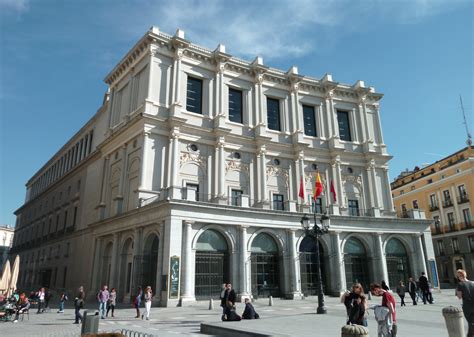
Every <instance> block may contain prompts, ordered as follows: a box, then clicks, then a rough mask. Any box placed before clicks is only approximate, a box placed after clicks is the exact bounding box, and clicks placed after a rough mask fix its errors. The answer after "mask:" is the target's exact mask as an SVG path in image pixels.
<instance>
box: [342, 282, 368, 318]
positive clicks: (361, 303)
mask: <svg viewBox="0 0 474 337" xmlns="http://www.w3.org/2000/svg"><path fill="white" fill-rule="evenodd" d="M343 302H344V306H345V307H346V312H347V322H346V324H357V325H363V326H367V308H368V305H367V298H366V296H365V294H364V288H363V287H362V285H361V284H360V283H355V284H354V285H353V286H352V291H351V292H348V293H346V294H345V295H343Z"/></svg>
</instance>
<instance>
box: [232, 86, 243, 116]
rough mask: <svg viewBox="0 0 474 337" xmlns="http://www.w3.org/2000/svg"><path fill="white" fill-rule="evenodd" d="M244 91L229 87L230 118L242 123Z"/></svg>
mask: <svg viewBox="0 0 474 337" xmlns="http://www.w3.org/2000/svg"><path fill="white" fill-rule="evenodd" d="M242 105H243V104H242V91H241V90H237V89H232V88H229V120H230V121H232V122H235V123H242Z"/></svg>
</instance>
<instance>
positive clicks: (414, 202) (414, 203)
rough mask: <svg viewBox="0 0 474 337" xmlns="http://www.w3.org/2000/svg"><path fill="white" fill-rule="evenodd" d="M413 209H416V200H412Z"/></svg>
mask: <svg viewBox="0 0 474 337" xmlns="http://www.w3.org/2000/svg"><path fill="white" fill-rule="evenodd" d="M413 209H418V200H413Z"/></svg>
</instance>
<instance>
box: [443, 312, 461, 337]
mask: <svg viewBox="0 0 474 337" xmlns="http://www.w3.org/2000/svg"><path fill="white" fill-rule="evenodd" d="M443 317H444V321H445V322H446V328H447V329H448V335H449V337H464V336H466V334H465V333H464V317H463V311H462V309H461V308H459V307H453V306H449V307H446V308H443Z"/></svg>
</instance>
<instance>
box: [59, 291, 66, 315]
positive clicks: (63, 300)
mask: <svg viewBox="0 0 474 337" xmlns="http://www.w3.org/2000/svg"><path fill="white" fill-rule="evenodd" d="M66 301H67V295H66V294H65V293H61V295H60V296H59V310H58V314H62V313H63V312H64V303H66Z"/></svg>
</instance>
